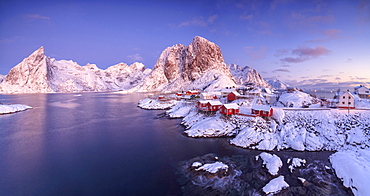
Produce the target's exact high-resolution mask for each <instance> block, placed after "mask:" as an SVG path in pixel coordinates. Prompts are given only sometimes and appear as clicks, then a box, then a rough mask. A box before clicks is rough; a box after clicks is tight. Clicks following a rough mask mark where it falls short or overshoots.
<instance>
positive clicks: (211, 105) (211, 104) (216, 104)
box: [207, 101, 222, 112]
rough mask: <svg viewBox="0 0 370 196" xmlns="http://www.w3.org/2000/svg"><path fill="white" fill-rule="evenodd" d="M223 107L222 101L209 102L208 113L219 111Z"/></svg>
mask: <svg viewBox="0 0 370 196" xmlns="http://www.w3.org/2000/svg"><path fill="white" fill-rule="evenodd" d="M221 106H222V103H221V102H220V101H208V103H207V111H211V112H214V111H218V110H219V109H220V108H221Z"/></svg>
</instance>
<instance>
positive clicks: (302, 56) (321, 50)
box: [280, 46, 331, 63]
mask: <svg viewBox="0 0 370 196" xmlns="http://www.w3.org/2000/svg"><path fill="white" fill-rule="evenodd" d="M330 52H331V51H330V50H328V49H327V48H325V47H322V46H316V48H298V49H294V50H292V52H291V54H293V55H296V57H285V58H282V59H280V60H281V61H282V62H288V63H302V62H304V61H308V60H311V59H314V58H317V57H319V56H323V55H328V54H330Z"/></svg>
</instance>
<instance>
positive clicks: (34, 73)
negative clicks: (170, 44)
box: [0, 47, 54, 93]
mask: <svg viewBox="0 0 370 196" xmlns="http://www.w3.org/2000/svg"><path fill="white" fill-rule="evenodd" d="M49 61H50V58H48V57H46V56H45V54H44V47H41V48H39V49H38V50H36V51H35V52H33V53H32V54H31V55H30V56H29V57H27V58H25V59H24V60H23V61H22V62H21V63H19V64H18V65H16V66H15V67H13V68H12V69H11V70H10V72H9V73H8V75H6V77H5V79H4V81H3V82H2V83H1V84H0V91H3V92H20V93H29V92H43V93H46V92H53V91H54V90H53V89H52V87H51V85H50V82H49V79H50V68H49V67H48V63H49Z"/></svg>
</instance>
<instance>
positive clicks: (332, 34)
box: [307, 29, 342, 43]
mask: <svg viewBox="0 0 370 196" xmlns="http://www.w3.org/2000/svg"><path fill="white" fill-rule="evenodd" d="M341 34H342V30H339V29H326V30H324V31H322V32H321V36H322V38H319V39H313V40H309V41H307V42H310V43H322V42H328V41H332V40H335V39H338V38H340V37H341Z"/></svg>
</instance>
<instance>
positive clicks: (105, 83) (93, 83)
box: [0, 47, 150, 93]
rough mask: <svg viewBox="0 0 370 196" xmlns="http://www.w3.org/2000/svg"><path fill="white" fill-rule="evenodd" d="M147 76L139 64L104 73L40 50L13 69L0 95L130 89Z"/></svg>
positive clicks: (2, 86) (121, 65) (108, 70)
mask: <svg viewBox="0 0 370 196" xmlns="http://www.w3.org/2000/svg"><path fill="white" fill-rule="evenodd" d="M149 73H150V69H145V66H144V65H143V64H141V63H134V64H132V65H130V66H128V65H127V64H124V63H119V64H117V65H114V66H111V67H109V68H107V69H106V70H101V69H99V68H98V67H97V66H96V65H95V64H87V65H85V66H80V65H78V64H77V63H76V62H73V61H66V60H60V61H57V60H55V59H54V58H50V57H47V56H45V54H44V48H43V47H41V48H39V49H38V50H36V51H35V52H33V53H32V54H31V55H30V56H29V57H27V58H25V59H24V60H23V61H22V62H21V63H19V64H18V65H16V66H15V67H13V68H12V69H11V70H10V72H9V73H8V75H6V77H5V79H4V81H3V82H2V83H1V84H0V92H2V93H50V92H77V91H110V90H120V89H130V88H132V87H134V86H135V85H137V84H139V83H140V82H141V81H142V79H143V78H144V77H145V76H146V75H148V74H149Z"/></svg>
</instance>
